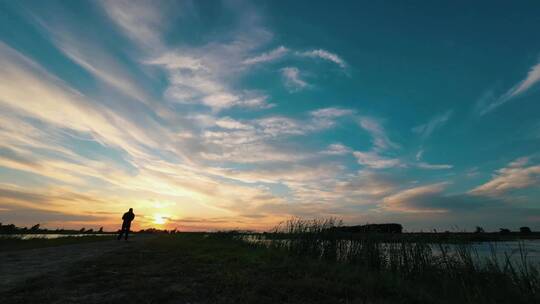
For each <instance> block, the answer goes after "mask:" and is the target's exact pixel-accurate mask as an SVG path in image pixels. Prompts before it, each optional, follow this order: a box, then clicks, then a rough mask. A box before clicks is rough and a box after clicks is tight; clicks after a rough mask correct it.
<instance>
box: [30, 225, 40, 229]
mask: <svg viewBox="0 0 540 304" xmlns="http://www.w3.org/2000/svg"><path fill="white" fill-rule="evenodd" d="M38 230H39V224H35V225H34V226H32V227H31V228H30V231H38Z"/></svg>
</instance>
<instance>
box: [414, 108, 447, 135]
mask: <svg viewBox="0 0 540 304" xmlns="http://www.w3.org/2000/svg"><path fill="white" fill-rule="evenodd" d="M452 112H453V111H452V110H448V111H446V112H444V113H442V114H439V115H436V116H434V117H433V118H431V119H430V120H429V121H428V122H427V123H425V124H421V125H419V126H416V127H414V128H413V129H412V130H413V132H415V133H417V134H420V136H422V138H424V139H426V138H428V137H430V136H431V134H433V132H434V131H435V130H436V129H438V128H440V127H442V126H444V124H446V122H448V120H449V119H450V117H451V116H452Z"/></svg>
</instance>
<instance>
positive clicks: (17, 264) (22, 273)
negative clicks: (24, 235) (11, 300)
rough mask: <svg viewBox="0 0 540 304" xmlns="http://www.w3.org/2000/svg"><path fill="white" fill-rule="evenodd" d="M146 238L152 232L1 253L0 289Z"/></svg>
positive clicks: (135, 244) (137, 242)
mask: <svg viewBox="0 0 540 304" xmlns="http://www.w3.org/2000/svg"><path fill="white" fill-rule="evenodd" d="M146 239H148V236H140V235H138V236H133V237H132V238H131V239H130V241H128V242H124V241H116V240H110V241H109V240H108V241H98V242H91V243H83V244H74V245H64V246H57V247H48V248H37V249H29V250H20V251H11V252H3V253H0V292H2V291H6V290H8V289H10V288H12V287H14V286H16V285H17V284H19V283H21V282H23V281H24V280H27V279H30V278H32V277H37V276H40V275H43V274H45V273H49V272H54V271H58V270H63V269H65V268H67V267H68V266H69V265H71V264H73V263H76V262H79V261H81V260H85V259H90V258H95V257H98V256H101V255H102V254H105V253H108V252H111V251H115V250H119V249H121V248H125V247H130V246H137V245H138V244H140V243H142V242H143V241H144V240H146Z"/></svg>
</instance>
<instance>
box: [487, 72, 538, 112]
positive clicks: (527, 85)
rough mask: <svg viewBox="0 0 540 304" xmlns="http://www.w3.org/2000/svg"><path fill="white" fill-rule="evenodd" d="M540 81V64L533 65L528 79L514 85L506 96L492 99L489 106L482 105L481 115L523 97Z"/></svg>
mask: <svg viewBox="0 0 540 304" xmlns="http://www.w3.org/2000/svg"><path fill="white" fill-rule="evenodd" d="M539 81H540V63H537V64H536V65H533V66H532V67H531V68H530V70H529V73H527V77H525V79H523V80H522V81H520V82H519V83H517V84H516V85H514V86H513V87H512V88H511V89H510V90H508V91H507V92H506V93H505V94H503V95H501V96H499V97H498V98H491V99H490V100H488V101H489V103H488V104H484V105H481V108H480V115H485V114H487V113H489V112H491V111H493V110H495V109H496V108H498V107H500V106H502V105H503V104H505V103H507V102H509V101H511V100H513V99H515V98H517V97H519V96H521V95H523V94H524V93H525V92H527V91H528V90H529V89H531V88H532V87H533V86H535V85H536V84H537V83H538V82H539Z"/></svg>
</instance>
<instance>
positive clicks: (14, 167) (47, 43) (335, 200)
mask: <svg viewBox="0 0 540 304" xmlns="http://www.w3.org/2000/svg"><path fill="white" fill-rule="evenodd" d="M398 3H400V4H396V5H395V6H389V7H386V6H384V5H382V3H379V2H378V1H373V3H372V2H370V1H366V2H363V3H360V2H358V3H356V2H354V1H350V2H348V5H349V6H350V7H347V6H345V5H344V6H341V7H338V6H337V5H336V6H335V7H334V3H333V2H327V3H326V4H325V5H323V3H321V2H317V1H314V2H312V1H255V2H250V1H246V2H244V1H223V2H220V1H208V2H207V1H202V2H200V1H193V2H189V1H59V2H53V1H2V2H1V3H0V222H2V223H14V224H17V225H20V226H31V225H34V224H36V223H40V224H41V225H42V226H43V227H50V228H56V227H67V228H80V227H92V228H94V229H97V228H99V227H101V226H104V227H105V229H108V230H116V229H118V227H119V225H121V220H120V218H121V216H122V214H123V213H124V212H126V211H127V210H128V209H129V208H133V209H134V213H135V215H136V217H135V220H134V221H133V228H134V229H140V228H149V227H156V226H159V227H160V228H166V229H172V228H175V227H181V229H182V230H218V229H254V230H265V229H269V228H271V227H273V226H274V225H276V224H278V223H280V222H281V221H283V220H286V219H288V218H291V217H303V218H313V217H329V216H332V217H338V218H342V219H343V220H344V222H345V223H348V224H363V223H368V222H369V223H381V222H397V223H401V224H403V226H404V227H405V229H408V230H431V229H439V230H443V231H444V230H447V229H456V227H458V229H469V230H471V229H473V228H474V227H475V226H476V225H481V226H483V227H485V229H486V230H498V228H500V227H503V226H504V227H507V226H508V227H512V228H516V227H520V226H530V227H531V228H532V229H533V230H538V229H540V221H539V220H540V200H539V198H540V154H539V152H540V115H539V113H540V102H539V98H540V86H539V82H540V59H539V58H540V57H539V55H540V40H539V39H535V38H534V37H536V32H537V29H538V28H540V19H539V18H537V16H538V14H539V13H540V11H539V9H538V7H536V8H530V7H526V6H525V5H524V6H523V7H520V8H516V10H518V11H519V14H518V13H516V14H510V13H509V14H505V13H504V12H505V11H506V8H505V7H504V6H497V5H496V4H493V6H494V7H493V9H491V10H490V11H489V12H485V10H484V8H483V7H481V5H479V4H475V3H472V2H471V3H469V2H464V3H462V4H461V5H460V4H453V5H451V7H449V8H445V9H442V10H441V9H440V7H438V6H437V5H435V4H433V5H431V4H429V3H428V2H427V1H426V3H425V4H426V7H425V11H424V10H416V9H414V8H413V7H412V6H411V7H409V6H406V5H404V4H401V2H398ZM449 3H452V2H449ZM307 6H309V9H306V7H307ZM330 11H331V12H332V14H329V13H328V12H330ZM441 11H444V15H440V13H441ZM464 11H467V12H468V13H467V14H465V13H464ZM480 12H484V13H483V14H480ZM523 15H527V16H531V18H523V17H519V16H523ZM501 20H504V22H502V21H501ZM501 41H504V45H501Z"/></svg>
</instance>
